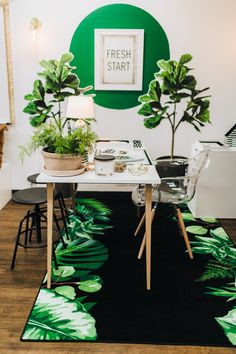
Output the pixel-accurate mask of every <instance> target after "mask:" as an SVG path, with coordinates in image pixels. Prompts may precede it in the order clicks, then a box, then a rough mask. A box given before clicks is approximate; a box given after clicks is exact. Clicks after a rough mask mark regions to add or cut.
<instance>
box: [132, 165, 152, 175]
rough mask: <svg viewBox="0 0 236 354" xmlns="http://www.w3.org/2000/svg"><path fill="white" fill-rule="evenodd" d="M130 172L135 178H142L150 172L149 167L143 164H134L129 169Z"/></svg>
mask: <svg viewBox="0 0 236 354" xmlns="http://www.w3.org/2000/svg"><path fill="white" fill-rule="evenodd" d="M128 171H129V172H130V173H131V174H132V175H133V176H140V175H143V174H145V173H147V172H148V166H145V165H143V164H134V165H131V166H130V167H129V168H128Z"/></svg>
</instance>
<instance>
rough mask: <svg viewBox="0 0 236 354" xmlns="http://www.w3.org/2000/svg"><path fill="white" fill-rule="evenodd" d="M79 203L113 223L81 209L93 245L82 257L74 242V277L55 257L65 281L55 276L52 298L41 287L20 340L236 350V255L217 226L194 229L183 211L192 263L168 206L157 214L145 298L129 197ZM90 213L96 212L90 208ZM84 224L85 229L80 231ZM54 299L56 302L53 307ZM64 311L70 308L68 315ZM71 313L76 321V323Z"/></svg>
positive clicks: (209, 223) (101, 196)
mask: <svg viewBox="0 0 236 354" xmlns="http://www.w3.org/2000/svg"><path fill="white" fill-rule="evenodd" d="M81 196H82V197H87V198H96V199H97V200H99V201H102V202H103V203H104V204H105V205H106V206H107V207H108V208H110V209H111V210H112V214H111V216H110V220H109V221H108V219H107V214H106V213H107V211H105V209H104V210H103V212H102V211H101V206H100V209H99V207H98V208H97V209H96V208H95V209H96V211H97V213H98V214H97V216H96V217H94V214H93V217H91V215H92V214H89V213H88V210H89V206H88V205H85V207H84V206H83V202H81V203H80V208H79V212H80V214H81V215H80V220H82V221H83V222H82V224H81V225H80V233H81V235H82V236H83V233H84V235H89V237H91V235H92V230H94V232H95V234H93V241H92V242H95V243H91V244H90V245H89V247H88V248H86V249H85V248H84V249H85V251H84V252H83V253H81V249H80V250H79V247H81V245H82V246H83V245H84V243H83V242H82V241H78V240H77V241H76V240H75V241H73V242H74V243H75V244H76V245H77V246H76V247H77V250H76V249H75V250H74V251H73V254H72V258H70V259H69V258H68V266H70V267H71V266H72V265H73V267H74V273H73V274H70V273H71V268H66V262H67V258H66V255H65V252H64V251H63V250H62V253H63V252H64V253H63V255H62V256H60V254H59V253H58V262H59V266H61V269H63V271H64V272H65V274H62V275H60V280H58V273H56V274H54V279H53V280H54V285H53V287H52V290H46V288H45V282H44V283H43V284H42V289H43V293H44V295H46V296H49V298H48V300H46V301H45V300H43V305H42V303H40V299H39V298H38V299H36V302H35V304H34V307H33V310H32V312H31V315H30V316H29V319H28V321H27V324H26V327H25V329H24V331H23V335H22V338H21V339H22V340H43V341H47V340H48V341H58V340H62V341H76V340H86V341H87V340H92V341H97V342H117V343H119V342H124V343H152V344H171V345H208V346H231V345H235V344H236V307H235V300H236V288H235V284H234V281H235V266H236V251H235V248H234V246H233V245H232V242H231V241H230V239H229V238H228V237H227V235H226V234H225V233H224V231H223V229H222V228H221V227H220V225H219V224H218V223H217V221H216V220H214V219H205V220H204V219H202V220H200V221H196V220H194V218H193V217H192V216H191V214H190V213H189V211H188V210H187V209H185V210H183V212H184V213H183V215H184V219H185V225H186V226H187V230H188V231H189V236H190V239H191V240H192V247H193V251H194V260H190V259H189V257H188V254H187V253H186V251H185V244H184V240H183V237H182V236H181V234H180V231H179V228H178V224H177V222H176V220H175V217H174V214H173V209H172V208H171V207H170V206H168V205H163V206H160V207H159V208H158V210H157V214H156V216H155V219H154V222H153V227H152V289H151V290H150V291H147V290H146V278H145V255H143V257H142V259H141V260H138V259H137V254H138V250H139V247H140V243H141V240H142V236H143V230H142V231H141V232H140V234H139V235H138V236H136V237H134V236H133V233H134V230H135V228H136V226H137V223H138V217H137V209H136V207H135V206H134V205H133V204H132V202H131V197H130V194H129V193H96V194H94V193H91V192H90V193H80V197H81ZM85 204H86V203H85ZM90 207H92V209H93V211H94V210H95V209H94V206H92V204H91V205H90ZM185 208H186V207H185ZM99 210H100V214H99ZM142 212H143V211H142ZM84 216H85V217H84ZM91 220H92V222H91ZM86 221H89V222H90V224H88V223H87V224H84V223H86ZM101 224H104V225H105V224H106V225H107V224H108V225H112V228H105V227H104V228H103V227H102V226H101V227H100V226H99V225H101ZM85 226H86V227H87V229H86V228H85ZM88 227H89V231H88ZM99 227H100V228H99ZM77 229H78V225H77ZM99 233H100V234H99ZM73 237H75V235H74V236H73ZM83 237H84V236H83ZM83 237H82V240H83V241H86V242H88V240H89V239H88V238H83ZM94 240H98V241H99V242H98V243H96V241H94ZM81 242H82V243H81ZM104 246H105V247H104ZM234 251H235V252H234ZM59 252H60V247H59ZM96 252H97V253H96ZM107 252H108V253H107ZM86 257H88V258H86ZM91 257H92V258H91ZM78 258H79V260H78ZM71 259H73V261H71ZM76 262H77V263H78V264H77V263H76ZM81 262H82V263H81ZM63 267H64V268H63ZM66 272H67V273H66ZM91 273H92V275H91ZM199 278H201V280H202V281H199ZM78 279H79V281H78ZM203 280H204V281H203ZM73 289H74V290H73ZM41 291H42V290H41ZM49 292H51V293H49ZM72 292H73V293H72ZM40 293H41V292H40ZM40 293H39V297H40ZM52 298H53V303H52V302H51V301H52ZM57 298H60V299H59V303H60V301H61V303H60V304H59V305H58V306H57ZM229 299H230V301H226V300H229ZM75 304H76V305H75ZM67 305H68V306H72V307H71V309H70V310H67V308H66V306H67ZM47 306H48V308H46V307H47ZM60 306H61V310H60ZM55 307H56V308H57V313H56V314H55V313H54V311H55ZM69 312H70V315H69V316H68V317H69V319H67V313H69ZM76 312H78V313H79V315H78V317H74V316H75V313H76ZM50 317H51V320H50ZM80 319H81V321H82V322H81V326H80V325H79V323H78V321H80ZM58 324H59V325H58ZM57 326H58V327H57ZM59 327H60V331H59V330H58V328H59ZM67 327H69V329H68V330H67ZM75 327H76V329H75Z"/></svg>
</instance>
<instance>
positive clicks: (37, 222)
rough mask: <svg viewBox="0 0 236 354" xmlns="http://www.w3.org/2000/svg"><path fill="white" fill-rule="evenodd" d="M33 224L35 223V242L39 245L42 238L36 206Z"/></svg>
mask: <svg viewBox="0 0 236 354" xmlns="http://www.w3.org/2000/svg"><path fill="white" fill-rule="evenodd" d="M34 211H35V222H36V225H35V226H36V235H37V242H38V243H41V242H42V236H41V225H40V224H41V218H40V214H41V212H40V207H39V205H38V204H35V209H34Z"/></svg>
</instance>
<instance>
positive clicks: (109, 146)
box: [95, 140, 151, 165]
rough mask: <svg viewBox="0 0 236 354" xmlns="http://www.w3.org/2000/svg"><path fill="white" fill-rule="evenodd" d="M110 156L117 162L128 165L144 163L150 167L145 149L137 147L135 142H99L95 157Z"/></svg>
mask: <svg viewBox="0 0 236 354" xmlns="http://www.w3.org/2000/svg"><path fill="white" fill-rule="evenodd" d="M102 154H104V155H105V154H109V155H114V156H115V158H116V162H125V163H126V164H134V163H143V164H144V165H150V164H151V161H150V159H149V157H148V155H147V153H146V150H145V148H144V147H143V146H142V145H141V146H140V147H135V145H134V144H133V141H129V140H127V141H120V140H119V141H118V140H110V141H98V142H97V144H96V152H95V155H102Z"/></svg>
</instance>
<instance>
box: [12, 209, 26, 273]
mask: <svg viewBox="0 0 236 354" xmlns="http://www.w3.org/2000/svg"><path fill="white" fill-rule="evenodd" d="M26 218H27V216H25V217H24V218H23V219H22V220H21V221H20V224H19V227H18V232H17V236H16V244H15V248H14V252H13V256H12V261H11V270H12V269H14V268H15V260H16V253H17V249H18V245H19V240H20V235H21V228H22V225H23V222H24V221H25V219H26Z"/></svg>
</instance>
